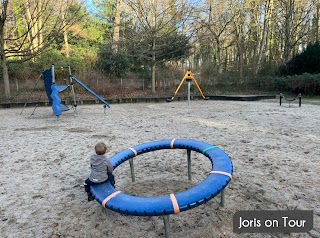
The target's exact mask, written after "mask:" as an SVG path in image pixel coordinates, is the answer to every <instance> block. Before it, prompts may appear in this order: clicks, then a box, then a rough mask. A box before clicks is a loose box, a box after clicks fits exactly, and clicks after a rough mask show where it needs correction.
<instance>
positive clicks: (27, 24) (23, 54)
mask: <svg viewBox="0 0 320 238" xmlns="http://www.w3.org/2000/svg"><path fill="white" fill-rule="evenodd" d="M0 4H1V15H0V37H1V39H0V56H1V60H2V68H3V80H4V86H5V97H6V98H10V97H11V93H10V82H9V74H8V63H12V62H23V61H27V60H30V59H33V58H34V57H36V56H38V55H39V54H40V53H41V52H43V51H44V50H45V49H47V48H48V47H49V46H50V44H51V43H52V42H53V41H54V40H55V39H56V38H57V37H59V33H60V32H63V30H64V29H65V28H67V27H69V26H71V25H72V24H73V23H74V22H75V21H77V20H78V19H79V15H78V14H77V13H78V12H79V11H80V9H81V7H82V5H81V4H80V3H79V2H77V1H76V0H59V1H50V0H17V1H12V2H11V1H10V3H9V1H8V0H3V1H1V3H0ZM71 6H73V14H69V11H70V7H71ZM9 16H10V17H9ZM8 59H10V61H8Z"/></svg>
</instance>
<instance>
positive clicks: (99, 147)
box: [94, 142, 107, 155]
mask: <svg viewBox="0 0 320 238" xmlns="http://www.w3.org/2000/svg"><path fill="white" fill-rule="evenodd" d="M94 149H95V150H96V154H97V155H104V154H105V153H106V151H107V146H106V144H105V143H103V142H99V143H98V144H96V146H95V147H94Z"/></svg>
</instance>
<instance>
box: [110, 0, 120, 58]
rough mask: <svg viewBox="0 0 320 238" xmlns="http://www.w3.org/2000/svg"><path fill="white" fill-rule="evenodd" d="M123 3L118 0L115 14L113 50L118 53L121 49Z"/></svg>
mask: <svg viewBox="0 0 320 238" xmlns="http://www.w3.org/2000/svg"><path fill="white" fill-rule="evenodd" d="M121 5H122V1H121V0H117V1H116V12H115V16H114V28H113V39H112V51H113V53H117V52H118V50H119V40H120V23H121Z"/></svg>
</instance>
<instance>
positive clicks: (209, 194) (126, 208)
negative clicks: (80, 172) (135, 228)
mask: <svg viewBox="0 0 320 238" xmlns="http://www.w3.org/2000/svg"><path fill="white" fill-rule="evenodd" d="M172 142H173V140H161V141H154V142H149V143H145V144H140V145H137V146H135V147H132V149H133V150H131V149H126V150H123V151H121V152H119V153H118V154H116V155H114V156H112V157H111V158H110V160H111V163H112V165H113V167H114V168H116V167H117V166H119V165H120V164H122V163H123V162H125V161H127V160H128V159H131V158H133V157H135V153H134V151H136V152H137V155H140V154H143V153H147V152H150V151H155V150H162V149H172V145H173V148H174V149H189V150H193V151H196V152H199V153H203V154H204V155H205V156H206V157H208V158H209V159H210V161H211V164H212V171H220V172H223V173H226V174H230V175H232V172H233V166H232V162H231V159H230V157H229V156H228V155H227V154H226V153H225V152H224V151H223V150H221V149H220V148H218V147H217V146H213V145H211V144H208V143H205V142H201V141H196V140H189V139H176V140H174V142H173V143H172ZM230 180H231V178H230V177H229V176H226V175H225V174H209V175H208V177H207V178H206V179H205V180H204V181H202V182H201V183H199V184H198V185H196V186H194V187H192V188H190V189H188V190H186V191H183V192H179V193H177V194H174V195H175V197H176V200H177V202H178V205H179V208H180V212H182V211H186V210H188V209H191V208H194V207H197V206H199V205H201V204H203V203H205V202H207V201H208V200H210V199H212V198H213V197H215V196H216V195H218V194H219V193H220V192H221V191H222V190H223V189H224V188H225V187H226V186H227V185H228V183H229V182H230ZM91 192H92V194H93V196H94V197H95V199H96V200H97V201H98V202H99V203H101V204H103V201H104V200H105V199H106V198H107V197H109V196H110V195H111V194H113V193H115V192H117V190H116V189H114V188H113V187H112V186H111V184H110V182H109V181H106V182H104V183H101V184H96V185H93V186H91ZM105 207H106V208H108V209H111V210H113V211H115V212H119V213H122V214H127V215H133V216H161V215H169V214H174V207H173V204H172V201H171V199H170V196H169V195H166V196H160V197H137V196H131V195H127V194H124V193H119V194H118V195H116V196H115V197H113V198H111V199H110V200H109V201H108V202H106V204H105Z"/></svg>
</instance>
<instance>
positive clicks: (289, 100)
mask: <svg viewBox="0 0 320 238" xmlns="http://www.w3.org/2000/svg"><path fill="white" fill-rule="evenodd" d="M282 99H284V100H286V101H288V102H289V107H290V103H291V102H293V101H295V100H296V99H299V107H301V93H299V94H298V96H296V97H295V98H292V99H287V98H286V97H285V96H283V94H282V93H280V106H281V103H282Z"/></svg>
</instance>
